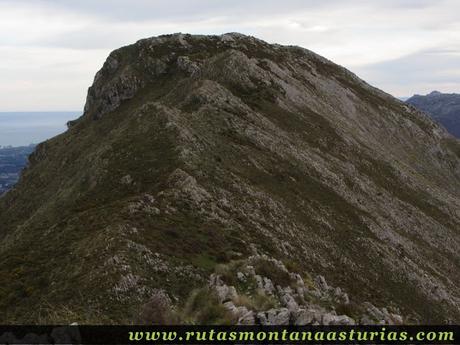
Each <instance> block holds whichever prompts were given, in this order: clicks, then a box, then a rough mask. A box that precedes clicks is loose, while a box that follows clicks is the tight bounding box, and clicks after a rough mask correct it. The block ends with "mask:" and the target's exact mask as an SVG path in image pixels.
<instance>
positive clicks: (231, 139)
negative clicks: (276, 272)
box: [0, 34, 460, 322]
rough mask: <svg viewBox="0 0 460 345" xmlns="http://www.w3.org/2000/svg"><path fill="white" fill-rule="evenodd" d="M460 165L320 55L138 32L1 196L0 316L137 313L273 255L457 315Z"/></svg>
mask: <svg viewBox="0 0 460 345" xmlns="http://www.w3.org/2000/svg"><path fill="white" fill-rule="evenodd" d="M459 163H460V146H459V143H458V142H457V141H455V140H453V139H452V138H451V137H450V136H449V135H448V134H447V133H446V132H445V131H444V130H443V129H442V128H440V127H439V126H438V125H436V124H435V123H434V122H432V121H431V120H430V119H429V118H428V117H427V116H425V115H424V114H422V113H421V112H419V111H416V110H415V109H413V108H411V107H409V106H407V105H405V104H404V103H403V102H400V101H398V100H396V99H394V98H393V97H391V96H390V95H387V94H385V93H383V92H381V91H379V90H377V89H375V88H372V87H371V86H369V85H367V84H366V83H365V82H363V81H362V80H360V79H359V78H357V77H356V76H355V75H353V74H352V73H350V72H348V71H347V70H345V69H343V68H342V67H340V66H337V65H335V64H333V63H331V62H330V61H328V60H326V59H324V58H322V57H320V56H318V55H316V54H314V53H312V52H310V51H308V50H305V49H302V48H298V47H285V46H280V45H270V44H267V43H265V42H263V41H260V40H257V39H255V38H252V37H247V36H243V35H240V34H226V35H222V36H191V35H182V34H176V35H169V36H160V37H155V38H149V39H144V40H141V41H138V42H137V43H135V44H133V45H130V46H127V47H123V48H120V49H118V50H116V51H114V52H112V53H111V54H110V56H109V57H108V59H107V61H106V62H105V64H104V66H103V67H102V69H101V70H100V71H99V72H98V73H97V75H96V77H95V80H94V83H93V85H92V86H91V88H90V89H89V91H88V97H87V102H86V106H85V112H84V114H83V116H82V117H81V118H79V119H78V120H76V121H73V122H71V123H69V130H68V131H67V132H66V133H64V134H62V135H60V136H57V137H55V138H53V139H51V140H49V141H47V142H45V143H43V144H41V145H39V146H38V148H37V150H36V151H35V153H34V154H33V155H32V157H31V162H30V167H29V168H28V169H27V170H26V171H25V172H24V174H23V177H22V178H21V180H20V182H19V183H18V185H17V186H16V188H14V190H12V191H10V192H9V193H8V194H7V195H6V196H5V197H3V198H1V199H0V219H1V221H2V222H1V223H2V228H1V230H0V307H1V308H2V310H6V311H8V312H7V313H5V314H2V315H1V316H0V319H1V318H3V321H4V322H17V321H22V322H40V320H46V321H49V320H51V321H52V322H59V321H60V322H63V320H64V322H65V321H68V320H77V321H80V322H95V321H97V322H129V321H130V320H133V319H134V318H135V316H136V315H137V314H138V313H139V310H140V309H141V308H142V305H144V304H145V303H146V302H147V301H148V300H149V299H150V297H151V296H152V294H154V293H155V291H157V289H161V290H164V291H165V292H166V293H167V294H168V295H169V297H170V298H171V299H173V300H174V301H176V302H177V304H179V305H180V304H183V303H184V300H185V299H186V297H187V295H188V294H189V293H190V291H191V290H192V289H193V288H195V287H200V286H203V285H205V284H206V280H207V277H208V276H209V274H210V273H211V272H212V271H213V270H214V269H215V267H216V265H217V264H218V263H228V262H230V261H233V260H239V259H242V258H246V257H248V256H250V255H253V254H255V253H258V254H267V255H269V256H270V257H274V258H276V259H278V260H282V261H283V262H284V263H285V264H286V265H288V266H292V267H296V268H297V271H307V272H311V274H315V275H316V274H321V275H324V276H325V277H326V279H327V280H328V281H330V282H331V283H332V284H333V285H334V286H341V287H343V288H345V289H346V290H347V291H348V292H349V293H350V294H351V295H352V296H354V297H353V298H355V299H356V301H359V302H364V301H371V302H372V303H374V304H376V305H378V306H392V305H393V306H396V307H398V308H400V309H401V310H402V311H403V312H404V314H405V315H410V316H411V317H412V319H414V320H419V321H423V322H446V321H448V320H454V321H457V322H458V321H460V315H459V306H460V293H459V291H458V288H457V287H458V286H459V283H460V270H459V267H460V254H459V252H458V248H459V244H460V243H459V242H460V238H459V229H460V213H459V210H460V165H459ZM37 320H38V321H37Z"/></svg>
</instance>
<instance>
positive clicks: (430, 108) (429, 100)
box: [406, 91, 460, 138]
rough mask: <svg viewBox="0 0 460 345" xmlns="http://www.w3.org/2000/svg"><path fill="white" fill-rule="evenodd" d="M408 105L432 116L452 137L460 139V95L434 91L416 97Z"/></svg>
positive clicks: (408, 101) (410, 99)
mask: <svg viewBox="0 0 460 345" xmlns="http://www.w3.org/2000/svg"><path fill="white" fill-rule="evenodd" d="M406 102H407V103H409V104H411V105H413V106H414V107H416V108H418V109H420V110H422V111H424V112H426V113H427V114H430V116H432V117H433V119H435V120H436V121H437V122H439V123H440V124H442V125H443V126H444V127H445V128H446V129H447V130H448V131H449V132H450V133H451V134H452V135H454V136H456V137H457V138H460V95H459V94H456V93H441V92H438V91H433V92H431V93H430V94H428V95H425V96H421V95H415V96H412V97H411V98H409V99H408V100H407V101H406Z"/></svg>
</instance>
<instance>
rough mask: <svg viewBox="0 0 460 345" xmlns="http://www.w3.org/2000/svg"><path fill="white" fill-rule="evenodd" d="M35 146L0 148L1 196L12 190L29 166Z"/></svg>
mask: <svg viewBox="0 0 460 345" xmlns="http://www.w3.org/2000/svg"><path fill="white" fill-rule="evenodd" d="M34 147H35V146H34V145H30V146H21V147H3V148H2V147H0V195H1V194H3V193H5V192H6V191H7V190H8V189H10V188H11V187H12V186H13V185H14V184H15V183H16V182H17V181H18V179H19V175H20V173H21V171H22V169H23V168H24V167H25V165H26V164H27V160H28V156H29V154H31V153H32V151H33V150H34Z"/></svg>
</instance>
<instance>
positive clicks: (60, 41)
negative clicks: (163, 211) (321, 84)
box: [0, 0, 460, 111]
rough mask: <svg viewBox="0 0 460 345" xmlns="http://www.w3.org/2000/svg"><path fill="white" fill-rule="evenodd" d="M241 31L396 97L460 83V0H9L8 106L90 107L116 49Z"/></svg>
mask: <svg viewBox="0 0 460 345" xmlns="http://www.w3.org/2000/svg"><path fill="white" fill-rule="evenodd" d="M233 31H238V32H242V33H245V34H250V35H254V36H256V37H259V38H262V39H264V40H266V41H268V42H276V43H281V44H295V45H299V46H302V47H305V48H308V49H310V50H313V51H315V52H317V53H319V54H321V55H323V56H325V57H327V58H329V59H331V60H332V61H334V62H336V63H338V64H341V65H343V66H345V67H347V68H349V69H351V70H352V71H353V72H355V73H357V74H358V75H359V76H360V77H361V78H363V79H365V80H367V81H368V82H370V83H371V84H373V85H375V86H377V87H379V88H381V89H383V90H384V91H387V92H389V93H391V94H393V95H395V96H410V95H412V94H414V93H419V94H425V93H428V92H429V91H431V90H439V91H443V92H460V1H458V0H374V1H364V0H348V1H340V0H330V1H328V0H317V1H313V0H282V1H281V0H278V1H271V0H253V1H249V0H232V1H227V0H202V1H200V0H196V1H193V0H168V1H164V0H162V1H156V0H125V1H121V0H111V1H104V0H72V1H70V0H69V1H66V0H59V1H57V0H43V1H38V0H11V1H9V0H0V33H1V34H0V111H47V110H80V109H82V108H83V105H84V100H85V97H86V90H87V88H88V86H89V85H90V84H91V82H92V80H93V77H94V74H95V73H96V72H97V70H98V69H99V68H100V67H101V65H102V63H103V62H104V60H105V58H106V57H107V55H108V53H109V52H110V51H111V50H113V49H116V48H118V47H120V46H122V45H126V44H129V43H133V42H135V41H137V40H138V39H140V38H144V37H149V36H156V35H160V34H165V33H174V32H184V33H204V34H221V33H225V32H233Z"/></svg>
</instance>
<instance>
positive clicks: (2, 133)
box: [0, 111, 82, 146]
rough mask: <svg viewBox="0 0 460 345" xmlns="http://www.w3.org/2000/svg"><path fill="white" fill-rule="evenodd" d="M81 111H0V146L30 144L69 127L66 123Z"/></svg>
mask: <svg viewBox="0 0 460 345" xmlns="http://www.w3.org/2000/svg"><path fill="white" fill-rule="evenodd" d="M81 114H82V112H81V111H51V112H0V146H28V145H30V144H38V143H41V142H42V141H45V140H47V139H49V138H52V137H54V136H56V135H58V134H60V133H62V132H64V131H65V130H66V129H67V126H66V123H67V122H68V121H70V120H74V119H76V118H78V117H79V116H80V115H81Z"/></svg>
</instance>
